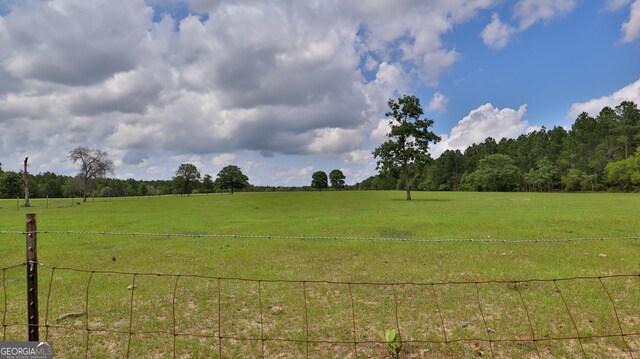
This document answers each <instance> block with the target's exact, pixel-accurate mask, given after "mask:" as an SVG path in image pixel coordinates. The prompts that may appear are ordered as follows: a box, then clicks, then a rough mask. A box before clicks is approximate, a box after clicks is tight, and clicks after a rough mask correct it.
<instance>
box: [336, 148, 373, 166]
mask: <svg viewBox="0 0 640 359" xmlns="http://www.w3.org/2000/svg"><path fill="white" fill-rule="evenodd" d="M343 160H344V162H345V163H349V164H367V163H370V162H372V161H373V154H372V151H369V150H355V151H351V152H349V153H347V154H346V155H345V156H344V159H343Z"/></svg>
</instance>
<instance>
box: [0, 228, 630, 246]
mask: <svg viewBox="0 0 640 359" xmlns="http://www.w3.org/2000/svg"><path fill="white" fill-rule="evenodd" d="M29 233H41V234H57V235H69V236H72V235H73V236H78V235H103V236H128V237H183V238H227V239H297V240H306V241H328V240H333V241H369V242H376V241H384V242H415V243H448V242H462V243H465V242H466V243H514V244H515V243H563V242H582V241H626V240H636V241H637V240H640V236H626V237H577V238H536V239H499V238H434V239H420V238H403V237H348V236H347V237H345V236H301V235H300V236H299V235H251V234H223V233H151V232H108V231H73V230H67V231H59V230H38V231H35V232H25V231H6V230H5V231H0V235H15V234H19V235H26V234H29Z"/></svg>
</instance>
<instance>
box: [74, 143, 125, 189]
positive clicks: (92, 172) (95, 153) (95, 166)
mask: <svg viewBox="0 0 640 359" xmlns="http://www.w3.org/2000/svg"><path fill="white" fill-rule="evenodd" d="M68 158H69V160H70V161H71V162H73V164H76V163H80V173H79V176H80V179H81V180H82V201H83V202H86V201H87V191H88V190H89V185H90V184H91V181H92V180H94V179H96V178H102V177H105V176H106V175H107V174H114V173H115V166H114V165H113V161H111V160H110V159H109V158H108V157H107V153H106V152H104V151H101V150H98V149H91V148H87V147H82V146H79V147H76V148H74V149H73V150H71V151H70V152H69V156H68Z"/></svg>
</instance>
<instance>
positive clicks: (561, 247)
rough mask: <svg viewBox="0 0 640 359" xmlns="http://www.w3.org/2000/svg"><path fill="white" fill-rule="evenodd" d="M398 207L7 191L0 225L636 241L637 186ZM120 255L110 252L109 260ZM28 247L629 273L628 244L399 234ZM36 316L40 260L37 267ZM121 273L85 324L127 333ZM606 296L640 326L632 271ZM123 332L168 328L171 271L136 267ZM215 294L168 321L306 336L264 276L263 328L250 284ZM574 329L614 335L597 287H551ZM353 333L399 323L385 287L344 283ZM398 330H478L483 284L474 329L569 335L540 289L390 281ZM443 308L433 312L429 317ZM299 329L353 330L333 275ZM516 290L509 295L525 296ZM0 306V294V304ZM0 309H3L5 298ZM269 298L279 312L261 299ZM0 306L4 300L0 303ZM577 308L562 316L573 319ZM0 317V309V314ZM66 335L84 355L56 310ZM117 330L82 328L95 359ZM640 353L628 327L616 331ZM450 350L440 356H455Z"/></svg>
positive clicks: (610, 351) (19, 275)
mask: <svg viewBox="0 0 640 359" xmlns="http://www.w3.org/2000/svg"><path fill="white" fill-rule="evenodd" d="M413 197H414V200H413V201H411V202H407V201H405V200H403V194H402V193H401V192H307V193H239V194H236V195H233V196H230V195H208V196H206V195H199V196H190V197H144V198H128V199H126V200H125V199H121V198H120V199H116V198H114V199H112V200H111V201H109V200H107V199H96V200H95V202H93V201H92V200H91V199H89V202H88V203H86V204H80V205H78V204H77V202H78V200H77V199H76V200H75V201H71V200H70V199H56V200H49V201H48V208H46V207H47V204H46V201H45V200H39V199H38V200H33V201H32V205H33V206H34V207H32V208H30V209H25V208H19V210H16V202H15V200H13V201H11V200H3V201H0V231H22V230H24V218H25V213H26V212H27V211H28V212H34V213H37V214H38V228H39V229H40V230H50V231H56V230H62V231H66V230H73V231H107V232H148V233H206V234H237V235H264V236H269V235H271V236H302V237H312V236H328V237H375V238H381V237H393V238H405V239H452V238H474V239H506V240H522V239H565V238H579V237H627V236H638V235H640V212H639V210H640V196H638V195H636V194H605V193H595V194H565V193H562V194H538V193H425V192H416V193H414V194H413ZM0 240H1V241H2V245H1V246H0V248H1V249H0V254H1V255H0V267H6V266H9V265H13V264H16V263H20V262H22V261H24V253H25V249H24V236H21V235H9V234H5V235H0ZM112 257H116V261H113V260H112ZM38 258H39V261H40V262H41V263H45V264H46V265H49V266H56V267H65V266H66V267H73V268H82V269H89V270H117V271H127V272H162V273H173V274H202V275H208V276H212V277H218V276H220V277H241V278H253V279H262V280H278V279H284V280H328V281H354V282H420V283H424V282H439V281H481V280H487V279H495V280H513V279H532V278H539V279H548V278H562V277H573V276H598V275H609V274H630V273H640V241H638V240H621V241H579V242H559V243H546V242H540V243H467V242H444V243H419V242H398V241H361V240H358V241H354V240H304V239H278V238H255V239H246V238H209V237H203V238H193V237H146V236H127V235H118V236H114V235H99V234H82V235H80V234H71V235H69V234H40V235H39V238H38ZM40 271H41V277H40V278H41V279H40V298H41V300H40V303H41V304H40V306H41V322H44V314H43V313H42V311H43V310H42V308H44V304H43V303H44V302H45V301H46V294H47V292H48V290H49V283H48V281H49V280H50V278H51V270H50V269H48V268H45V267H42V268H41V269H40ZM5 274H6V286H7V290H6V293H5V292H3V293H2V295H3V296H6V298H7V301H8V303H9V305H8V309H7V312H6V323H24V318H23V317H25V316H26V314H24V310H23V307H24V304H23V302H24V301H25V300H24V294H23V293H22V292H23V291H24V280H23V276H24V275H23V274H24V273H23V270H22V269H16V270H9V271H6V273H5ZM89 275H90V274H88V273H75V272H65V271H56V273H55V274H54V276H53V280H52V284H53V286H52V290H51V303H50V308H49V313H48V318H49V321H50V322H51V320H52V318H53V319H55V318H57V317H59V316H60V315H62V314H64V313H68V312H72V311H78V310H84V306H85V305H86V298H85V296H86V287H87V284H88V279H89ZM131 281H132V278H131V277H130V276H117V275H108V274H95V275H94V276H93V277H92V278H91V283H90V286H89V298H90V299H89V312H90V317H89V327H90V328H92V329H96V328H97V329H100V328H103V329H109V330H123V331H128V326H129V315H130V313H129V306H130V301H131V291H130V290H127V289H126V287H127V286H128V285H129V284H131ZM603 281H604V283H605V284H606V286H607V288H608V289H609V290H610V291H611V292H612V297H613V299H614V302H615V303H616V309H617V310H618V311H619V314H620V317H621V322H622V324H623V330H625V332H636V333H637V332H640V311H639V310H638V309H637V303H638V302H639V300H640V278H620V279H605V280H603ZM136 285H137V286H136V289H135V293H134V294H135V295H134V302H135V307H134V308H135V311H134V313H133V330H134V331H144V330H150V331H152V330H168V331H171V330H173V324H172V323H173V307H172V298H173V291H174V285H175V278H173V277H153V276H142V277H137V278H136ZM221 286H222V288H221V294H222V295H221V299H220V300H221V303H218V297H217V290H218V283H217V280H215V279H203V280H197V279H193V278H181V279H180V280H179V283H178V287H177V290H176V312H177V314H176V315H177V317H176V330H177V332H182V333H187V332H188V333H192V332H193V333H195V334H202V335H213V336H215V335H217V326H218V324H219V323H218V318H217V307H218V304H220V307H221V308H222V313H221V317H222V323H220V324H221V325H222V326H223V333H224V335H228V336H242V337H246V336H251V337H257V338H259V337H260V333H261V330H260V329H261V326H262V330H263V331H264V333H265V337H284V338H292V339H300V340H303V339H304V334H305V331H304V327H305V325H304V308H303V304H304V301H303V297H302V290H301V288H300V284H299V283H272V282H263V283H262V284H261V288H260V289H261V290H262V299H263V303H262V304H263V305H262V308H263V315H262V317H263V321H262V323H261V321H260V312H259V309H260V303H259V296H258V294H259V293H258V292H259V289H258V287H257V283H255V282H242V281H222V285H221ZM558 286H559V288H560V290H561V293H562V294H563V295H564V296H565V298H564V299H565V300H566V301H567V304H568V305H569V307H570V308H571V309H574V310H572V313H571V314H572V315H573V316H574V318H573V319H574V320H575V321H576V323H577V325H578V327H579V328H578V329H579V332H580V334H581V335H585V336H589V335H601V334H611V333H614V334H615V333H619V331H620V330H619V327H618V326H617V321H615V316H614V313H613V311H612V307H611V302H610V301H609V299H608V297H607V296H606V292H605V291H604V290H603V289H602V286H601V284H600V283H599V282H598V281H597V280H591V281H571V282H559V283H558ZM351 289H352V295H353V298H354V304H353V311H354V314H355V315H356V338H357V340H358V341H363V340H374V341H379V340H382V338H383V336H384V331H385V329H391V328H394V327H395V313H394V305H393V304H394V296H393V291H392V288H391V287H389V286H379V285H365V286H352V288H351ZM396 289H397V291H396V297H397V299H398V302H399V303H400V304H401V305H400V307H399V313H398V314H399V319H400V326H401V332H402V333H403V338H404V339H405V340H411V339H425V338H427V339H442V327H441V322H442V321H444V324H445V327H446V328H447V335H448V339H450V340H451V339H454V340H455V339H456V338H487V332H486V328H485V325H484V321H483V320H482V315H481V314H482V313H481V312H480V310H479V309H478V299H477V298H478V294H479V296H480V301H481V308H482V309H483V312H484V315H485V316H486V318H485V320H486V321H487V325H488V326H489V327H490V328H491V329H492V331H494V332H495V333H494V334H493V339H496V338H522V337H531V326H530V325H529V321H528V318H527V316H526V314H527V312H526V311H525V310H524V307H523V305H522V302H523V301H524V302H525V304H526V308H527V310H528V311H529V315H530V318H531V322H532V324H531V325H532V326H533V327H534V334H535V335H536V338H545V337H546V338H553V337H564V336H573V335H575V328H574V327H573V324H572V321H571V318H570V317H569V316H568V314H567V311H566V309H565V306H564V303H563V301H562V297H561V296H560V295H559V294H560V293H558V291H557V289H556V288H555V286H554V285H553V283H552V282H532V283H528V284H527V286H525V285H524V284H522V283H521V284H518V285H514V284H499V285H492V284H482V285H480V286H479V287H478V288H476V287H475V285H473V284H465V285H450V286H435V287H432V286H426V287H423V286H403V287H397V288H396ZM434 292H435V297H436V298H437V299H438V304H439V307H440V310H441V313H442V315H443V318H442V319H440V316H439V315H438V312H437V307H438V306H437V305H436V302H435V301H434ZM306 294H307V295H308V298H307V299H308V301H307V307H308V314H309V317H308V325H309V336H310V338H311V339H314V338H315V339H333V340H344V341H350V340H353V332H352V329H353V321H352V316H351V315H352V313H351V311H352V307H351V296H350V294H349V288H348V287H347V286H346V285H327V284H322V283H319V284H308V288H307V292H306ZM520 294H521V295H522V298H521V297H520ZM0 300H4V298H3V297H0ZM0 303H1V302H0ZM273 308H276V309H273ZM0 309H1V308H0ZM574 311H575V313H574ZM0 314H3V315H4V314H5V313H0ZM63 324H64V325H66V326H74V327H76V328H78V329H79V330H78V331H64V330H60V329H55V330H54V329H52V330H51V332H50V335H51V338H50V339H53V340H54V342H55V343H56V346H57V347H56V350H57V351H58V350H61V351H62V353H65V354H68V355H63V356H75V355H76V354H84V349H85V348H86V345H85V341H86V338H85V334H86V332H85V331H84V330H83V328H85V325H86V323H85V318H82V317H81V318H76V319H66V320H64V323H63ZM22 332H24V328H22V327H9V328H8V329H7V339H17V340H24V335H23V334H22ZM127 341H128V335H120V336H119V335H114V334H105V333H100V332H96V333H93V332H92V333H91V335H90V336H89V348H90V356H91V357H113V356H122V355H124V354H123V353H125V352H126V347H127ZM472 344H473V343H470V342H462V343H455V344H451V345H449V346H448V347H447V346H444V345H430V344H409V345H406V346H405V347H406V352H407V353H408V354H409V355H413V356H415V357H419V356H420V353H425V355H427V356H434V355H435V356H437V355H447V354H452V353H453V354H454V355H456V356H470V355H474V354H475V352H474V351H473V350H472V349H471V347H472ZM582 344H583V347H584V348H585V350H586V351H587V354H588V355H589V356H596V357H603V356H616V355H617V356H622V357H624V356H625V355H628V353H627V354H625V353H626V351H627V349H626V345H625V344H624V343H623V342H622V341H621V340H620V338H610V339H593V340H583V341H582ZM627 344H628V345H630V346H631V348H632V350H635V351H636V352H635V353H636V354H635V355H634V356H637V355H638V354H637V353H638V351H640V338H638V337H627ZM217 345H218V342H217V339H216V338H209V339H205V338H197V337H190V336H179V337H177V340H176V348H177V354H178V355H177V356H178V357H180V356H184V357H189V356H191V357H205V356H210V355H213V356H217V350H218V347H217ZM481 345H482V350H483V351H484V352H485V353H486V354H488V355H490V353H491V352H490V349H493V351H494V353H495V354H496V356H509V357H510V356H536V348H535V345H534V344H533V343H530V342H525V343H521V344H514V343H503V344H499V343H494V344H493V348H490V347H489V345H488V343H486V342H482V343H481ZM537 346H538V351H539V352H540V353H541V355H542V356H581V355H582V351H581V349H580V346H579V345H578V342H576V341H574V342H566V341H542V342H539V343H538V344H537ZM131 350H132V355H134V356H139V357H148V356H159V357H163V356H168V357H171V356H172V355H173V336H172V335H162V334H153V335H151V334H150V335H140V336H134V337H133V341H132V343H131ZM261 350H262V348H261V345H260V342H259V341H251V342H244V341H241V342H234V341H233V340H228V341H225V342H224V343H223V352H224V355H225V356H229V357H238V356H240V357H246V356H255V355H257V356H259V355H260V353H261ZM452 351H453V352H452ZM275 352H278V353H284V354H289V355H290V356H291V357H299V356H304V355H305V353H306V347H305V345H304V344H297V343H286V342H266V343H265V353H266V354H267V356H269V355H274V353H275ZM352 352H353V345H352V344H348V345H342V346H335V345H333V346H331V345H326V344H325V345H321V344H319V345H313V346H312V347H311V349H310V354H312V356H314V355H315V356H317V357H331V356H333V357H345V356H348V355H351V353H352ZM359 353H360V354H361V355H373V356H376V357H378V356H381V355H384V353H385V350H384V347H382V346H380V345H373V344H368V345H365V344H363V345H361V346H360V347H359Z"/></svg>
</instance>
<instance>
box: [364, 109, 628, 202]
mask: <svg viewBox="0 0 640 359" xmlns="http://www.w3.org/2000/svg"><path fill="white" fill-rule="evenodd" d="M639 145H640V111H639V110H638V107H637V105H636V104H635V103H633V102H630V101H625V102H622V103H621V104H620V105H618V106H616V107H615V108H614V109H613V108H610V107H605V108H603V109H602V111H600V113H599V114H598V116H596V117H591V116H589V115H588V114H586V113H582V114H581V115H580V116H578V118H577V119H576V121H575V123H574V124H573V126H571V129H570V130H569V131H567V130H565V129H564V128H562V127H554V128H553V129H551V130H547V129H545V128H544V127H543V128H542V129H541V130H539V131H534V132H530V133H528V134H525V135H521V136H520V137H518V138H517V139H507V138H503V139H501V140H500V141H496V140H495V139H493V138H491V137H488V138H487V139H485V140H484V142H482V143H479V144H474V145H472V146H470V147H468V148H467V149H466V150H464V152H462V151H459V150H455V151H452V150H448V151H445V152H444V153H443V154H442V155H441V156H440V157H438V159H436V160H434V161H431V162H430V163H429V164H427V165H426V166H424V167H423V168H418V169H417V171H415V172H414V173H418V174H417V175H416V176H414V177H413V178H412V188H414V189H419V190H428V191H560V190H564V191H606V190H615V191H638V190H640V146H639ZM357 188H358V189H361V190H391V189H403V188H404V187H403V183H402V181H401V180H400V173H399V171H396V172H395V173H394V171H390V172H388V173H381V174H379V175H377V176H373V177H370V178H368V179H366V180H364V181H362V182H360V183H358V184H357Z"/></svg>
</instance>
